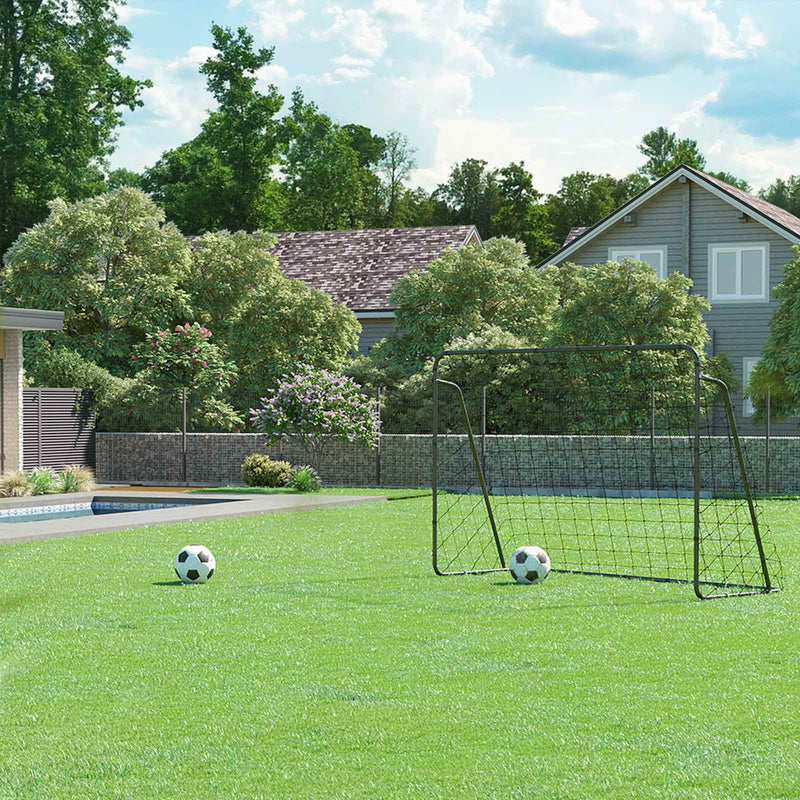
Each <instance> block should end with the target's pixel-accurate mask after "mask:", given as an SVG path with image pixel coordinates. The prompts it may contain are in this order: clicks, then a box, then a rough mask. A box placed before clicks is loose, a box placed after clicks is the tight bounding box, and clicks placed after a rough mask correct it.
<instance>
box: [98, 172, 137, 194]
mask: <svg viewBox="0 0 800 800" xmlns="http://www.w3.org/2000/svg"><path fill="white" fill-rule="evenodd" d="M123 186H128V187H130V188H131V189H141V188H142V176H141V175H140V174H139V173H138V172H134V171H133V170H130V169H125V167H120V168H119V169H112V170H111V172H109V173H108V175H106V180H105V191H113V190H114V189H121V188H122V187H123Z"/></svg>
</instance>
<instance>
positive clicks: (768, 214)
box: [537, 165, 800, 268]
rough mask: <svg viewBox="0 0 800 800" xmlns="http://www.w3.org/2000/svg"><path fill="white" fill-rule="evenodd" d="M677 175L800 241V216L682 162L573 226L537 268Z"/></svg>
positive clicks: (557, 258)
mask: <svg viewBox="0 0 800 800" xmlns="http://www.w3.org/2000/svg"><path fill="white" fill-rule="evenodd" d="M680 178H684V179H686V180H692V181H694V182H695V183H697V184H698V185H699V186H702V187H703V188H704V189H707V190H708V191H709V192H711V193H712V194H714V195H716V196H717V197H719V198H721V199H722V200H724V201H725V202H727V203H729V204H730V205H732V206H734V208H737V209H739V210H740V211H743V212H744V213H746V214H748V215H749V216H752V217H753V219H755V220H757V221H758V222H760V223H761V224H762V225H765V226H766V227H767V228H770V229H771V230H772V231H774V232H775V233H777V234H779V235H780V236H783V237H784V238H785V239H787V240H789V241H790V242H792V243H793V244H800V219H798V218H797V217H795V216H794V215H793V214H790V213H789V212H788V211H785V210H784V209H782V208H779V207H778V206H775V205H773V204H772V203H768V202H767V201H766V200H762V199H761V198H759V197H756V196H755V195H752V194H749V193H748V192H744V191H742V190H741V189H737V188H736V187H735V186H730V185H729V184H727V183H724V182H723V181H721V180H719V179H718V178H714V177H713V176H711V175H706V173H705V172H700V170H696V169H694V168H693V167H688V166H685V165H681V166H679V167H675V169H673V170H672V171H671V172H668V173H667V174H666V175H664V176H663V177H661V178H659V179H658V180H657V181H655V183H653V184H651V185H650V186H649V187H648V188H647V189H645V190H644V191H642V192H639V194H637V195H636V196H635V197H632V198H631V199H630V200H628V202H627V203H624V204H623V205H621V206H620V207H619V208H617V209H616V210H614V211H612V212H611V213H610V214H609V215H608V216H607V217H604V218H603V219H601V220H600V221H599V222H597V223H595V224H594V225H591V226H589V227H588V228H584V229H583V231H582V232H580V233H578V234H577V235H575V236H573V234H574V233H576V232H577V229H575V228H573V229H572V230H571V231H570V235H569V236H567V239H566V241H565V242H564V244H563V245H562V246H561V248H560V249H559V250H557V251H556V252H555V253H553V255H551V256H550V257H548V258H546V259H544V261H542V262H540V263H539V264H537V268H541V267H545V266H550V265H551V264H556V263H558V262H561V261H564V260H566V259H568V258H569V256H570V255H572V253H574V252H575V251H576V250H578V249H579V248H580V247H583V245H585V244H586V243H587V242H590V241H591V240H592V239H594V238H595V237H596V236H598V235H599V234H601V233H602V232H603V231H605V230H607V229H608V228H610V227H611V226H612V225H613V224H614V223H616V222H618V221H619V220H620V219H622V218H623V217H624V216H625V214H629V213H631V212H632V211H634V210H635V209H636V208H638V207H639V206H641V205H642V204H644V203H646V202H647V201H648V200H650V199H651V198H652V197H653V196H655V195H656V194H658V193H659V192H661V191H662V190H663V189H665V188H666V187H667V186H670V185H671V184H672V183H674V182H675V181H676V180H679V179H680Z"/></svg>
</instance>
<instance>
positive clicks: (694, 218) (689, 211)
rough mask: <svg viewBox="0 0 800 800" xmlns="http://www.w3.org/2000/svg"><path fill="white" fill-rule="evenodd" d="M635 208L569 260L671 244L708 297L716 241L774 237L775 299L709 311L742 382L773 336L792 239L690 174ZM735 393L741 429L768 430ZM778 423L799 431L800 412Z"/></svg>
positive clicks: (676, 266) (677, 266)
mask: <svg viewBox="0 0 800 800" xmlns="http://www.w3.org/2000/svg"><path fill="white" fill-rule="evenodd" d="M635 214H636V224H635V225H630V224H628V223H625V222H622V221H619V222H617V223H615V224H614V225H612V226H611V227H610V228H609V229H608V230H606V231H603V233H601V234H599V235H598V236H597V237H596V238H594V239H593V240H592V241H590V242H587V243H586V245H585V246H583V247H580V248H578V249H577V250H576V251H575V252H574V253H573V254H572V255H571V256H570V257H569V258H568V259H565V260H567V261H572V262H574V263H576V264H581V265H584V266H591V265H592V264H597V263H602V262H605V261H606V260H608V254H609V248H611V247H620V246H622V247H633V246H641V245H667V248H668V251H667V263H668V269H669V271H670V272H671V271H674V270H677V271H680V272H682V273H683V274H684V275H688V277H689V278H691V280H692V282H693V284H694V285H693V288H692V292H695V293H698V294H702V295H704V296H705V297H708V292H709V286H708V268H709V264H708V259H709V246H710V245H714V244H737V243H748V242H765V243H767V244H768V245H769V288H770V297H769V301H768V302H763V301H761V302H727V303H716V304H714V305H713V306H712V308H711V310H710V311H708V312H706V313H705V314H704V315H703V316H704V319H705V322H706V325H707V326H708V328H709V332H710V333H711V334H712V341H713V354H715V355H719V354H721V353H725V354H726V355H727V356H728V358H730V360H731V364H732V365H733V370H734V374H735V375H736V377H737V379H738V380H739V383H740V384H743V378H744V376H743V369H744V366H743V364H744V359H745V358H757V357H759V356H760V355H761V353H762V350H763V347H764V345H765V344H766V341H767V339H768V337H769V320H770V317H771V316H772V313H773V311H774V310H775V309H776V308H777V306H778V303H777V301H775V300H774V299H773V294H772V292H773V290H774V288H775V286H777V285H778V284H779V283H780V282H781V280H782V277H783V267H784V265H785V264H786V263H787V262H788V261H790V260H791V259H792V257H793V253H792V249H791V244H790V242H788V241H787V240H786V239H784V238H783V237H782V236H780V235H778V234H777V233H774V232H773V231H772V230H770V229H769V228H767V227H766V226H765V225H762V224H761V223H760V222H757V221H755V220H754V219H752V218H750V219H748V221H747V222H741V221H740V219H739V211H738V210H737V209H736V208H734V207H733V206H731V205H730V204H728V203H726V202H725V201H724V200H722V199H720V198H719V197H717V196H716V195H714V194H712V193H711V192H709V191H708V190H707V189H705V188H703V187H702V186H700V185H698V184H696V183H694V182H693V181H691V180H689V181H687V182H686V183H680V182H678V181H675V182H673V183H672V184H670V185H669V186H667V187H665V188H664V189H663V190H662V191H661V192H659V193H658V194H656V195H655V196H654V197H652V198H651V199H650V200H649V201H648V202H646V203H645V204H644V205H642V206H640V207H639V208H637V209H636V211H635ZM687 254H688V264H687ZM710 350H711V347H709V351H710ZM709 354H711V353H709ZM731 400H732V402H733V405H734V411H735V413H736V423H737V427H738V429H739V432H740V433H742V434H744V435H756V434H763V433H764V428H763V426H759V427H757V426H754V425H753V424H752V423H751V422H750V418H749V417H745V416H744V415H743V397H742V393H741V391H740V392H738V393H737V394H736V395H734V396H732V398H731ZM772 430H773V432H774V434H775V435H776V436H785V435H796V434H797V431H798V420H787V421H785V422H781V423H777V424H773V426H772Z"/></svg>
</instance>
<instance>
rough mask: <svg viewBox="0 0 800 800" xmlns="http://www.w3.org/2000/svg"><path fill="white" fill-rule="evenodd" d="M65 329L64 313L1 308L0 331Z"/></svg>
mask: <svg viewBox="0 0 800 800" xmlns="http://www.w3.org/2000/svg"><path fill="white" fill-rule="evenodd" d="M63 327H64V312H63V311H44V310H42V309H39V308H9V307H7V306H2V307H0V329H3V330H22V331H60V330H62V329H63Z"/></svg>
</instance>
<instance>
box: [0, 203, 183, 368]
mask: <svg viewBox="0 0 800 800" xmlns="http://www.w3.org/2000/svg"><path fill="white" fill-rule="evenodd" d="M189 259H190V248H189V244H188V243H187V241H186V239H185V238H184V237H183V235H182V234H181V233H180V231H179V230H178V229H177V228H176V227H175V226H174V225H172V224H171V223H167V224H165V223H164V213H163V212H162V211H161V210H160V209H159V208H157V206H156V205H155V204H154V203H153V201H152V200H150V198H148V197H147V196H146V195H145V194H143V193H142V192H140V191H138V190H137V189H129V188H123V189H117V190H116V191H114V192H109V193H108V194H105V195H101V196H99V197H93V198H91V199H89V200H82V201H79V202H76V203H73V204H72V205H67V204H66V203H65V202H64V201H63V200H54V201H53V202H52V204H51V211H50V216H49V217H48V218H47V219H46V220H45V221H44V222H41V223H39V224H37V225H34V226H33V228H31V230H29V231H27V232H26V233H23V234H22V235H21V236H20V237H19V238H18V239H17V241H16V243H15V244H14V245H13V247H12V248H11V249H10V250H9V251H8V253H7V254H6V259H5V264H6V270H5V272H4V274H3V287H2V295H3V302H4V303H5V304H7V305H11V306H21V307H25V308H52V309H58V310H60V311H64V330H63V331H60V332H53V333H51V334H48V337H49V341H51V342H52V343H53V344H56V345H62V346H66V347H69V348H71V349H73V350H75V351H76V352H78V353H79V354H80V355H81V356H82V357H83V358H85V359H87V360H89V361H94V362H95V363H97V364H100V365H101V366H102V367H104V368H105V369H108V370H109V371H110V372H111V373H112V374H114V375H120V376H126V375H130V374H131V373H132V368H131V367H132V365H131V360H130V353H131V351H132V349H133V348H134V346H135V345H136V344H138V343H139V342H141V341H143V340H144V338H145V335H146V334H147V333H148V332H151V331H153V330H154V329H156V328H158V329H163V328H166V327H169V326H170V325H172V324H174V320H175V319H176V318H178V319H179V318H185V317H186V316H187V315H189V314H190V311H189V300H190V298H189V295H188V294H187V292H186V291H185V290H183V289H181V288H180V284H181V283H182V282H183V281H184V279H185V276H186V273H187V270H188V267H189Z"/></svg>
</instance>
